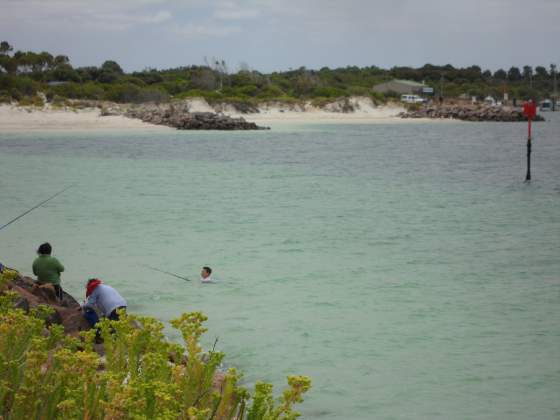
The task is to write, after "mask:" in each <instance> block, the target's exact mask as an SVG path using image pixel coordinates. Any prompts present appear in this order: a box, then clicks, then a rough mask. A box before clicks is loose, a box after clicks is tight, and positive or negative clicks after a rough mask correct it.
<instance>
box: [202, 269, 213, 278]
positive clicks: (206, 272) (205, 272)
mask: <svg viewBox="0 0 560 420" xmlns="http://www.w3.org/2000/svg"><path fill="white" fill-rule="evenodd" d="M210 274H212V269H211V268H210V267H202V271H201V272H200V275H201V276H202V278H203V279H206V278H208V277H210Z"/></svg>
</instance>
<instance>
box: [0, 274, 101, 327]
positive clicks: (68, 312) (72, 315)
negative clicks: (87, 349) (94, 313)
mask: <svg viewBox="0 0 560 420" xmlns="http://www.w3.org/2000/svg"><path fill="white" fill-rule="evenodd" d="M6 291H10V292H14V293H16V295H17V299H16V301H15V305H14V306H15V307H16V308H20V309H22V310H23V311H25V312H29V311H30V310H32V309H37V308H38V307H39V306H40V305H45V306H47V307H49V308H51V309H52V313H51V314H50V315H49V316H48V318H47V319H46V323H47V324H60V325H62V326H63V327H64V332H65V333H66V334H69V335H72V336H78V334H79V332H80V331H85V330H89V329H90V328H91V327H90V325H89V323H88V322H87V321H86V320H85V318H84V316H83V315H82V310H81V307H80V304H79V303H78V302H77V301H76V299H74V298H73V297H72V296H70V295H69V294H68V293H66V292H63V298H62V301H59V300H58V299H57V298H56V294H55V291H54V287H53V286H52V285H50V284H44V285H38V284H37V283H35V282H34V281H33V279H31V278H29V277H24V276H21V275H19V274H15V275H14V276H13V279H12V280H10V281H8V282H6V283H5V284H2V286H1V287H0V293H3V292H6Z"/></svg>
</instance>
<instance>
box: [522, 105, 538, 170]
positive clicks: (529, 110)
mask: <svg viewBox="0 0 560 420" xmlns="http://www.w3.org/2000/svg"><path fill="white" fill-rule="evenodd" d="M523 115H524V116H525V117H527V123H528V124H529V125H528V131H527V175H526V176H525V181H530V180H531V121H533V119H534V118H535V116H536V115H537V105H535V102H534V101H533V100H529V101H525V102H524V103H523Z"/></svg>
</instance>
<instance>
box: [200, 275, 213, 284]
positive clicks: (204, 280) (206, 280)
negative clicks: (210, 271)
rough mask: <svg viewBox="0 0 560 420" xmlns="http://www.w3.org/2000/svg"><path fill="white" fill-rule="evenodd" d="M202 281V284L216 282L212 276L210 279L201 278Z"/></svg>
mask: <svg viewBox="0 0 560 420" xmlns="http://www.w3.org/2000/svg"><path fill="white" fill-rule="evenodd" d="M200 281H201V282H202V283H214V280H213V279H212V276H211V275H210V276H208V277H206V278H204V277H201V278H200Z"/></svg>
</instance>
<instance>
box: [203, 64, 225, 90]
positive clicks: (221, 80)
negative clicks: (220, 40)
mask: <svg viewBox="0 0 560 420" xmlns="http://www.w3.org/2000/svg"><path fill="white" fill-rule="evenodd" d="M204 62H205V63H206V66H207V67H208V68H210V69H211V70H212V71H214V73H215V74H216V76H217V79H218V89H219V90H221V89H222V88H223V86H224V84H227V79H228V67H227V64H226V62H225V60H223V59H219V58H216V57H212V58H210V59H208V57H204Z"/></svg>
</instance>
